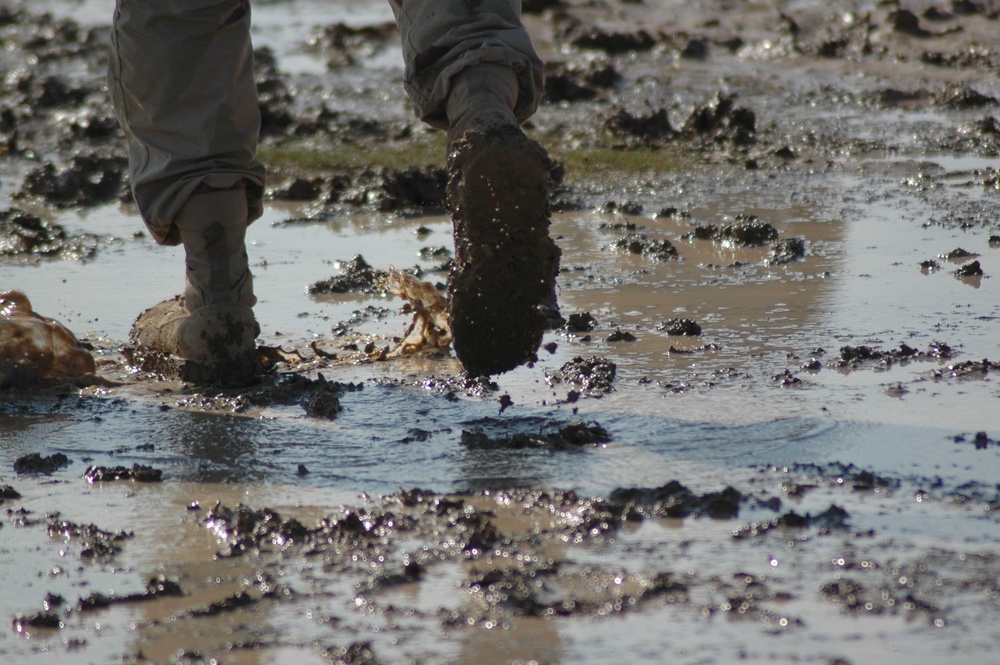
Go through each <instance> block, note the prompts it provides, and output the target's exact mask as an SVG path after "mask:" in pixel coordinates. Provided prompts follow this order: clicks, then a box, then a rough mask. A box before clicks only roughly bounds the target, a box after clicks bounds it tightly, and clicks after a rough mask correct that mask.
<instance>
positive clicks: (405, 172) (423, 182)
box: [336, 166, 448, 212]
mask: <svg viewBox="0 0 1000 665" xmlns="http://www.w3.org/2000/svg"><path fill="white" fill-rule="evenodd" d="M447 183H448V172H447V171H446V170H445V169H444V168H442V167H439V166H428V167H425V168H418V167H415V166H411V167H408V168H404V169H390V168H385V169H380V170H376V171H370V170H368V171H364V172H362V173H361V175H359V176H358V177H357V178H356V179H355V181H354V184H353V185H351V186H350V187H349V188H347V189H345V190H344V191H342V192H341V193H340V194H339V196H337V197H336V202H338V203H348V204H352V205H356V206H364V207H367V208H371V209H374V210H376V211H378V212H390V211H399V210H420V211H426V210H428V209H440V208H443V207H444V203H445V196H446V187H447Z"/></svg>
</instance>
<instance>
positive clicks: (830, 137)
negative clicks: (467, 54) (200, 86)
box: [0, 0, 1000, 665]
mask: <svg viewBox="0 0 1000 665" xmlns="http://www.w3.org/2000/svg"><path fill="white" fill-rule="evenodd" d="M376 4H377V3H376ZM333 6H335V7H336V13H335V18H333V19H331V18H330V17H331V14H330V7H329V6H327V5H323V6H322V7H320V3H316V2H314V0H279V1H276V2H269V3H258V4H257V5H255V7H254V12H255V21H256V24H257V27H256V29H255V34H254V39H255V65H256V68H257V81H258V90H259V93H260V106H261V112H262V132H261V134H262V135H261V149H260V155H261V158H262V159H263V160H264V161H265V162H266V163H267V165H268V168H269V180H268V185H267V189H266V192H265V196H266V199H267V201H266V206H267V211H266V212H265V216H264V218H263V219H261V220H260V221H258V222H256V223H255V224H254V225H253V226H251V228H250V229H249V235H248V238H249V242H250V244H249V250H250V255H251V268H252V270H253V271H254V274H255V283H256V285H257V286H258V290H259V294H258V297H259V298H260V302H259V304H258V306H257V308H256V311H257V316H258V319H259V320H260V321H261V324H262V330H261V336H260V338H259V344H260V347H259V351H260V353H261V358H262V363H263V365H264V366H265V367H266V368H267V369H266V372H265V373H264V374H263V375H262V376H261V377H260V380H259V381H258V382H257V383H255V384H254V385H252V386H249V387H244V388H228V387H224V386H211V387H199V386H197V385H193V384H190V383H186V382H185V381H183V380H181V379H180V378H178V377H179V376H180V374H179V368H178V367H177V366H176V364H175V363H173V362H172V360H171V359H169V358H163V357H153V356H148V355H144V354H142V353H140V352H139V351H138V350H137V349H135V348H133V347H131V346H130V345H129V343H128V341H127V334H128V327H129V325H130V324H131V322H132V320H133V319H134V317H135V315H136V314H137V313H139V312H140V311H142V310H143V309H144V308H146V307H148V306H149V305H151V304H153V303H154V302H157V301H158V300H162V299H164V298H168V297H170V296H171V295H174V294H175V293H176V292H177V290H179V289H180V288H181V287H182V283H183V275H182V272H178V266H180V265H181V260H180V258H179V256H178V255H177V254H171V252H170V250H169V249H167V248H154V247H152V244H151V241H150V240H149V238H148V237H146V235H145V233H144V232H143V231H142V228H141V225H140V224H139V223H138V217H137V213H136V211H135V209H134V206H132V204H131V200H130V194H129V189H128V182H127V174H126V172H125V158H124V155H125V150H124V137H123V135H122V133H121V131H120V129H119V128H118V125H117V123H116V121H115V120H114V118H113V116H112V114H111V110H110V105H109V103H108V99H107V93H106V90H105V89H104V86H105V84H104V71H105V69H106V64H107V51H106V43H107V38H108V34H109V30H110V27H109V26H110V22H109V19H110V16H109V15H108V10H107V8H106V7H105V6H104V3H99V2H96V1H91V0H83V1H82V2H64V1H63V0H44V1H43V2H39V3H27V2H13V3H8V4H7V5H4V6H3V7H0V40H2V42H3V44H4V47H5V48H4V49H3V50H2V51H0V69H2V70H3V71H4V72H5V75H4V76H5V78H4V81H5V85H4V86H3V87H2V90H0V199H3V200H2V201H0V287H2V290H4V291H6V290H8V289H17V290H19V291H21V292H23V293H25V294H26V296H27V297H28V298H30V299H31V303H32V305H33V306H37V308H38V310H39V311H42V312H44V313H45V314H46V315H47V317H51V318H47V317H42V318H38V319H37V325H36V324H35V323H32V325H35V327H36V328H37V327H38V325H40V326H41V327H42V328H44V329H45V330H48V331H50V332H51V331H53V330H56V326H57V325H58V326H60V328H59V330H64V331H65V332H66V335H68V336H61V337H60V339H62V340H63V341H64V342H65V344H63V346H59V345H58V344H56V342H55V341H54V339H55V338H51V337H50V338H47V339H48V341H45V340H42V341H41V342H40V343H39V344H40V347H39V348H41V349H42V351H44V352H45V353H41V352H39V353H33V354H29V356H25V354H24V353H17V352H14V353H13V355H11V353H12V352H11V349H12V348H13V346H14V345H13V344H12V343H11V340H10V339H8V337H9V336H7V337H5V336H3V335H0V342H2V343H0V353H5V354H7V355H5V356H3V357H4V358H12V357H16V358H19V359H24V358H25V357H30V358H31V359H32V364H31V368H30V370H31V371H27V372H21V373H20V374H19V375H18V376H17V377H16V380H15V379H14V378H12V377H14V375H13V374H12V373H11V371H10V369H9V366H10V363H9V362H7V360H5V361H4V362H5V363H6V364H4V366H3V368H0V369H2V370H3V373H2V375H0V462H2V468H0V510H2V511H3V516H4V519H3V520H2V521H0V541H2V544H3V547H2V549H3V551H4V557H5V562H6V563H5V566H4V571H3V573H2V575H0V577H2V580H0V583H2V587H3V589H4V593H3V594H2V596H3V597H2V598H0V620H2V621H3V622H6V623H5V625H6V626H7V627H8V628H7V629H6V630H5V631H0V660H10V661H11V662H66V661H67V660H73V661H80V662H171V663H172V662H190V663H194V662H212V661H216V662H220V661H221V662H235V663H244V662H245V663H258V662H275V663H284V662H296V663H298V662H310V663H311V662H345V663H347V662H352V663H376V662H378V663H397V662H398V663H416V662H443V663H464V662H477V663H483V664H484V665H491V664H492V663H509V662H540V663H541V662H544V663H570V662H573V663H577V662H579V663H598V662H617V661H620V660H621V659H622V654H623V653H627V654H628V659H629V660H630V661H633V662H649V663H659V662H663V661H664V660H669V661H671V662H677V663H705V662H708V663H729V662H737V661H739V662H748V663H775V662H778V663H793V662H794V663H817V664H819V665H830V664H832V663H837V664H838V665H843V664H850V663H866V662H873V661H877V662H880V663H913V662H925V661H933V662H935V663H945V664H949V663H955V664H956V665H958V664H964V663H969V662H987V661H989V659H990V658H991V657H992V656H993V654H994V653H995V643H996V641H997V639H1000V633H998V631H997V628H996V621H995V617H996V616H997V614H998V612H1000V605H998V598H1000V558H998V557H1000V545H998V543H1000V529H998V519H997V516H998V514H1000V512H998V511H1000V491H998V487H997V480H996V479H997V477H998V474H1000V446H998V445H997V441H998V439H1000V434H998V433H1000V420H998V417H997V410H996V408H995V405H996V400H997V399H1000V391H998V389H997V385H996V375H997V372H998V367H1000V362H997V360H996V359H998V357H1000V348H998V346H997V340H998V339H1000V337H998V336H997V334H996V333H997V331H996V325H997V321H1000V311H998V307H997V304H996V303H997V302H998V300H997V298H996V294H994V293H993V292H992V289H994V288H997V286H996V284H995V282H996V279H994V278H993V275H995V273H996V272H997V268H996V266H997V257H998V255H997V253H996V252H997V248H998V246H1000V240H998V239H1000V227H998V222H997V220H998V219H1000V198H998V192H1000V188H998V183H1000V176H998V172H1000V161H998V160H1000V119H998V118H1000V110H998V108H1000V87H998V85H997V82H996V76H995V72H996V70H997V66H998V65H1000V57H998V56H997V53H998V52H1000V44H998V41H997V36H996V35H997V30H996V28H997V24H998V21H1000V7H997V6H996V5H995V3H992V2H937V3H934V2H923V1H914V2H902V3H881V4H880V3H855V2H832V3H825V4H822V5H821V4H818V3H804V2H761V3H737V4H735V5H734V4H733V3H722V2H707V3H700V4H698V6H697V7H693V6H692V3H680V2H674V1H673V0H646V1H645V2H642V3H634V2H617V1H611V2H608V3H597V4H594V3H581V2H567V1H565V0H532V1H530V2H529V1H528V0H525V2H524V3H523V6H524V11H525V21H526V24H527V26H528V28H529V30H530V31H531V33H532V36H533V38H534V40H535V42H536V45H537V47H538V50H539V52H540V53H541V54H542V56H543V59H544V60H545V62H546V64H545V68H546V87H545V97H544V99H543V101H542V104H541V106H540V108H539V111H538V113H537V114H536V115H535V116H534V117H533V118H532V119H531V121H530V122H529V123H528V124H527V125H526V127H525V132H526V134H527V136H528V137H529V138H530V139H532V140H535V141H537V142H538V143H539V144H540V145H541V146H543V147H544V148H545V149H546V150H547V151H548V155H549V157H548V159H550V160H551V161H542V160H540V161H539V163H538V164H536V165H535V167H533V168H535V172H534V173H535V175H534V176H533V177H534V178H535V179H536V180H538V181H539V182H541V181H542V180H545V181H547V183H546V187H545V188H544V191H542V190H540V191H541V192H542V193H541V194H539V192H532V193H531V195H530V196H527V195H525V196H519V197H512V198H511V197H508V198H511V200H513V201H515V202H516V204H517V205H520V206H525V207H526V210H525V215H524V216H523V218H521V222H522V223H523V225H524V227H525V228H526V229H528V231H530V232H531V233H533V234H534V235H533V236H532V237H533V238H535V241H532V243H529V246H528V248H527V249H528V250H530V251H524V252H522V253H521V258H522V260H523V261H526V262H528V263H531V264H532V265H533V267H534V268H535V272H534V274H535V277H537V279H535V278H532V280H528V281H531V284H530V285H522V284H520V283H519V282H518V281H517V277H516V276H517V274H518V271H519V270H520V268H518V267H517V266H513V267H510V266H499V267H497V266H496V265H495V264H491V265H493V267H492V268H490V270H491V271H501V272H502V271H504V270H508V273H509V274H508V277H507V278H506V279H505V280H503V281H502V282H500V283H501V284H502V286H501V287H500V288H497V289H493V290H489V289H487V290H485V291H484V290H483V289H482V288H480V286H479V283H480V282H483V278H482V276H477V275H476V273H475V271H474V270H473V271H472V272H470V268H469V266H470V265H472V264H474V263H476V262H477V261H476V260H473V258H475V257H477V256H479V254H480V253H482V252H483V251H484V249H483V248H484V247H491V246H493V245H497V244H499V243H503V242H507V241H508V238H506V236H503V233H501V232H500V231H503V232H504V233H506V231H505V230H504V229H500V231H498V232H497V234H496V236H495V237H494V235H490V234H489V233H486V234H485V235H484V234H482V233H481V234H479V235H475V234H473V235H475V237H474V238H473V240H472V241H471V242H470V243H467V244H465V245H463V244H462V243H461V242H460V243H459V244H458V246H455V245H454V244H453V241H452V233H453V230H454V227H453V222H452V220H451V219H449V218H448V217H446V216H445V215H446V214H447V213H446V208H447V207H448V205H449V197H451V201H450V204H451V206H452V207H456V206H458V207H463V208H464V209H466V210H468V211H470V212H469V215H472V216H474V215H476V214H481V216H486V217H489V216H490V215H493V214H494V212H495V211H494V210H493V209H492V208H491V207H490V205H489V204H488V202H486V200H485V198H484V197H483V196H482V195H481V193H477V191H478V190H475V188H474V187H472V188H469V187H467V185H468V183H463V182H457V181H456V180H455V177H454V173H451V174H450V173H449V170H448V164H447V161H446V152H447V149H446V146H445V140H444V137H442V136H440V135H439V134H437V133H431V132H429V131H427V130H426V129H425V128H424V127H422V126H421V125H420V123H419V122H418V121H417V120H416V119H415V118H413V117H412V114H411V112H410V109H409V107H408V104H407V102H406V100H405V96H404V94H403V88H402V81H403V71H402V65H401V62H400V61H399V58H398V35H397V34H396V32H395V28H394V27H393V25H392V23H391V15H390V13H389V11H388V7H386V6H382V5H380V6H378V7H375V5H374V4H372V3H355V2H350V1H346V0H345V1H344V2H339V1H338V2H335V3H334V5H333ZM453 171H454V169H453ZM536 176H537V177H536ZM512 187H513V186H512ZM549 187H551V191H549ZM513 189H517V187H513ZM508 212H509V211H508ZM550 213H551V214H550ZM542 226H544V228H546V229H549V231H550V233H551V235H552V237H553V238H554V239H555V244H556V245H557V246H558V247H557V248H556V247H554V246H551V245H548V244H545V243H543V242H540V241H537V239H538V237H540V236H538V235H537V231H538V229H539V228H542ZM494 230H496V229H491V230H490V232H492V231H494ZM508 230H509V229H508ZM507 235H512V234H510V233H508V234H507ZM513 235H516V234H513ZM536 241H537V242H536ZM349 257H353V258H349ZM470 257H471V258H470ZM521 267H523V266H521ZM488 272H489V271H488ZM490 276H491V277H492V275H490ZM512 276H513V277H512ZM553 276H554V277H555V284H554V286H553V285H552V284H549V283H547V282H546V280H550V278H552V277H553ZM456 280H457V281H458V284H456ZM477 280H478V281H477ZM124 281H127V282H128V283H129V285H128V288H122V284H123V282H124ZM463 281H464V282H466V284H465V285H464V286H463ZM468 283H473V288H471V290H470V289H468V288H466V287H467V286H468ZM484 283H485V282H484ZM522 286H524V290H523V291H519V290H518V289H521V287H522ZM463 289H466V296H467V295H468V293H469V292H471V293H473V294H474V297H473V298H472V301H473V304H477V303H476V302H475V301H477V300H478V301H479V303H478V304H480V305H481V304H483V303H485V304H487V305H492V304H493V303H500V304H501V305H503V304H504V303H506V302H507V301H508V300H509V299H510V298H515V299H516V298H520V299H521V300H523V301H528V300H531V301H538V302H544V303H546V304H548V305H554V303H555V301H556V300H557V301H558V304H559V307H560V310H559V311H556V310H555V309H554V307H548V308H547V309H546V308H544V307H543V308H542V309H541V310H539V311H538V312H536V314H537V316H535V315H533V316H532V317H530V320H524V319H522V318H520V317H519V316H515V315H514V314H512V313H511V311H509V310H506V309H503V308H501V309H500V310H498V311H500V312H501V313H500V315H499V316H498V318H497V320H496V321H494V322H493V326H494V329H495V332H496V333H497V335H502V334H507V333H512V334H514V335H515V336H517V337H518V338H521V339H528V340H529V342H530V343H525V344H523V345H522V346H523V347H524V348H525V349H530V348H533V345H534V344H535V343H536V342H537V341H539V340H540V342H541V345H540V346H539V347H538V351H537V354H535V352H533V351H525V352H522V353H518V354H516V356H517V357H514V358H505V359H498V358H495V357H494V356H495V355H496V353H495V347H494V346H493V345H492V341H491V340H490V339H485V340H472V342H471V346H466V347H465V349H464V350H463V349H462V348H459V350H458V353H459V355H460V356H462V354H467V357H463V361H464V360H466V359H467V358H472V357H473V356H476V357H477V358H480V357H481V358H480V359H479V360H476V361H475V363H473V364H474V365H475V366H478V367H480V368H481V370H482V372H480V373H493V372H495V371H499V370H498V369H497V368H498V367H500V366H501V365H502V366H503V367H504V368H507V366H513V365H517V368H516V369H513V370H511V371H509V372H506V373H503V374H499V375H494V376H490V377H486V376H475V375H468V374H467V373H465V372H464V371H463V370H462V364H461V363H459V362H458V361H457V360H456V358H455V355H454V354H455V350H454V349H453V348H452V344H451V341H452V340H451V334H452V333H453V332H454V331H453V330H452V328H453V326H454V325H455V324H457V326H458V328H459V329H460V332H459V335H461V327H462V326H463V325H465V324H466V323H468V322H467V321H462V320H461V319H459V320H457V321H456V320H455V319H454V318H453V319H452V320H447V317H445V318H442V314H443V312H444V310H443V309H442V302H443V299H444V298H446V297H449V295H450V297H451V298H453V299H454V298H455V297H456V293H461V292H462V290H463ZM484 294H485V295H484ZM457 297H458V298H459V299H461V298H462V297H465V296H461V295H459V296H457ZM463 307H464V305H463ZM31 311H32V313H33V312H34V309H32V310H31ZM467 311H471V310H468V309H467ZM10 318H15V319H16V318H17V317H16V316H15V317H9V316H8V317H6V318H5V319H4V322H3V324H4V325H5V326H6V325H7V321H8V320H9V319H10ZM32 318H34V317H32ZM14 323H15V324H17V323H18V322H17V321H14ZM20 323H22V324H23V323H25V322H24V321H23V320H22V321H21V322H20ZM22 328H23V326H22ZM15 329H16V325H15V326H14V328H7V327H4V328H2V330H3V331H8V330H15ZM69 331H72V332H69ZM36 332H42V330H41V329H39V330H37V331H36ZM4 335H6V332H4ZM529 338H530V339H529ZM67 340H70V341H72V343H70V341H67ZM36 346H39V345H38V344H36ZM500 346H503V345H500ZM43 347H44V348H43ZM57 347H58V348H57ZM60 349H61V351H59V350H60ZM53 350H55V351H57V353H55V354H54V355H53V354H52V353H50V352H51V351H53ZM71 351H72V353H71ZM46 353H48V355H45V354H46ZM60 353H62V355H60ZM75 353H81V354H85V355H86V357H87V358H89V359H90V363H91V364H88V365H87V366H85V367H82V369H81V368H80V367H77V365H78V364H79V363H75V361H72V359H71V358H70V355H72V354H75ZM73 357H77V356H75V355H73ZM80 357H82V356H80ZM498 360H502V362H499V364H497V365H494V364H493V363H494V362H497V361H498ZM522 363H523V364H522ZM466 364H468V363H466ZM22 365H23V363H22ZM71 370H72V371H71ZM473 374H476V372H473Z"/></svg>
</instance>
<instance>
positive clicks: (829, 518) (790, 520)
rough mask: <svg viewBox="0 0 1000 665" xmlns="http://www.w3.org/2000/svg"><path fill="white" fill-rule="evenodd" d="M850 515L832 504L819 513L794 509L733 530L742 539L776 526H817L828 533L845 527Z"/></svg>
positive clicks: (794, 527) (821, 531)
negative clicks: (799, 511) (771, 518)
mask: <svg viewBox="0 0 1000 665" xmlns="http://www.w3.org/2000/svg"><path fill="white" fill-rule="evenodd" d="M848 517H849V515H848V513H847V511H846V510H844V509H843V508H841V507H840V506H837V505H831V506H830V507H829V508H827V509H826V510H824V511H823V512H821V513H819V514H817V515H812V514H810V513H806V514H805V515H799V514H798V513H796V512H795V511H794V510H792V511H789V512H787V513H785V514H784V515H781V516H780V517H776V518H775V519H773V520H771V521H769V522H752V523H750V524H748V525H746V526H743V527H740V528H739V529H737V530H735V531H733V538H735V539H737V540H742V539H744V538H752V537H755V536H761V535H764V534H766V533H768V532H770V531H771V530H773V529H776V528H784V529H805V528H816V529H819V530H820V533H823V534H827V533H830V532H831V531H833V530H834V529H842V528H845V527H846V526H847V518H848Z"/></svg>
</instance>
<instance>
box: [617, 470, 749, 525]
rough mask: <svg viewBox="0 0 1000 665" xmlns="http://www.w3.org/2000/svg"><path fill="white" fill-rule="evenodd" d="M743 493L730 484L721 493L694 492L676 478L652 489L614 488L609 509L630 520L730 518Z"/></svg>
mask: <svg viewBox="0 0 1000 665" xmlns="http://www.w3.org/2000/svg"><path fill="white" fill-rule="evenodd" d="M746 499H747V497H746V495H744V494H742V493H741V492H739V491H738V490H736V489H734V488H732V487H726V488H725V489H723V490H722V491H720V492H709V493H707V494H695V493H694V492H692V491H691V490H689V489H688V488H687V487H685V486H684V485H682V484H681V483H680V482H678V481H676V480H671V481H670V482H669V483H667V484H666V485H663V486H662V487H657V488H654V489H645V488H643V489H636V488H631V489H616V490H614V491H613V492H611V495H610V496H609V497H608V505H609V507H610V508H611V510H612V512H614V513H616V514H619V515H621V516H622V518H624V519H626V520H629V521H640V520H642V519H648V518H651V517H690V516H692V515H696V516H702V517H716V518H733V517H736V516H737V515H739V512H740V504H741V503H742V502H744V501H745V500H746Z"/></svg>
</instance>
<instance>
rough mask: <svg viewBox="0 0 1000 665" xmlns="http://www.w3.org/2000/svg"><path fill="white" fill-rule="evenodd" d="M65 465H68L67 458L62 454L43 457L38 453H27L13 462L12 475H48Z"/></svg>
mask: <svg viewBox="0 0 1000 665" xmlns="http://www.w3.org/2000/svg"><path fill="white" fill-rule="evenodd" d="M67 464H69V458H68V457H66V456H65V455H63V454H62V453H56V454H54V455H46V456H44V457H43V456H42V455H39V454H38V453H29V454H27V455H25V456H24V457H18V458H17V459H16V460H14V473H41V474H50V473H52V472H53V471H55V470H56V469H59V468H62V467H64V466H66V465H67Z"/></svg>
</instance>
